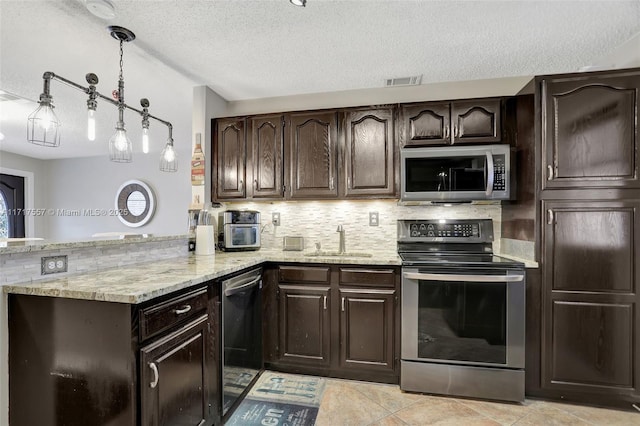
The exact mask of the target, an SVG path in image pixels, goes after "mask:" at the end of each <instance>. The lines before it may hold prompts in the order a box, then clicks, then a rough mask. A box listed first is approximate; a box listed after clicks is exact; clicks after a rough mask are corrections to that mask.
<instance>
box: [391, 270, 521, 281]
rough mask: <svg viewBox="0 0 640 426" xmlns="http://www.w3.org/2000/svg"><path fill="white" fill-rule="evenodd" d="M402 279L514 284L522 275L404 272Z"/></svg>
mask: <svg viewBox="0 0 640 426" xmlns="http://www.w3.org/2000/svg"><path fill="white" fill-rule="evenodd" d="M402 275H403V277H405V278H407V279H410V280H431V281H468V282H477V283H483V282H485V283H486V282H501V283H507V282H516V281H522V280H523V279H524V275H465V274H427V273H424V272H405V273H404V274H402Z"/></svg>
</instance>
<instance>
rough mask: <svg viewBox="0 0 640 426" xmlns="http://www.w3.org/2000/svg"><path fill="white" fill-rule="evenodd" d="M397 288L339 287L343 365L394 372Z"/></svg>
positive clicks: (355, 368)
mask: <svg viewBox="0 0 640 426" xmlns="http://www.w3.org/2000/svg"><path fill="white" fill-rule="evenodd" d="M395 293H396V291H395V289H390V290H362V289H340V367H341V368H345V369H350V370H364V371H373V370H376V371H380V372H383V373H391V374H393V372H394V369H395V365H394V339H393V337H394V334H395V333H394V328H393V327H394V324H395V321H394V319H395V317H394V312H395V309H394V308H395V296H396V294H395Z"/></svg>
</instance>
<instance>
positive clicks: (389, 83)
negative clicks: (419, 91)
mask: <svg viewBox="0 0 640 426" xmlns="http://www.w3.org/2000/svg"><path fill="white" fill-rule="evenodd" d="M421 82H422V74H420V75H416V76H413V77H400V78H388V79H386V80H385V86H386V87H394V86H417V85H418V84H420V83H421Z"/></svg>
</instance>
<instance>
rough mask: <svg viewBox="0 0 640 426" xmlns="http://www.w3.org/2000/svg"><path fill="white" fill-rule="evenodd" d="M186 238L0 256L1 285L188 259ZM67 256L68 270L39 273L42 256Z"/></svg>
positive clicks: (71, 246)
mask: <svg viewBox="0 0 640 426" xmlns="http://www.w3.org/2000/svg"><path fill="white" fill-rule="evenodd" d="M187 241H188V238H187V236H186V235H185V236H176V237H175V238H162V239H161V240H160V241H141V242H133V243H132V242H131V241H125V240H123V242H122V244H100V242H98V243H96V245H95V246H93V247H92V246H91V245H90V244H89V245H88V246H87V245H86V244H85V246H83V247H80V248H77V247H76V248H74V247H73V246H74V244H73V243H70V244H66V246H68V247H65V244H60V248H56V249H53V250H36V251H30V252H25V253H8V254H0V270H1V271H2V273H1V274H0V286H2V285H4V284H12V283H18V282H27V281H34V280H41V279H55V278H62V277H65V276H67V275H74V274H78V273H83V272H95V271H99V270H104V269H109V268H116V267H120V266H124V265H134V264H138V263H144V262H151V261H154V260H161V259H171V258H174V257H178V256H187V255H188V248H187ZM59 255H66V256H67V259H68V270H67V272H65V273H58V274H54V275H42V274H41V260H40V259H41V258H42V257H43V256H59Z"/></svg>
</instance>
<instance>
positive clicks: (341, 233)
mask: <svg viewBox="0 0 640 426" xmlns="http://www.w3.org/2000/svg"><path fill="white" fill-rule="evenodd" d="M336 232H339V233H340V246H339V248H338V254H344V253H345V251H346V250H345V248H344V228H343V227H342V225H338V229H336Z"/></svg>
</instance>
